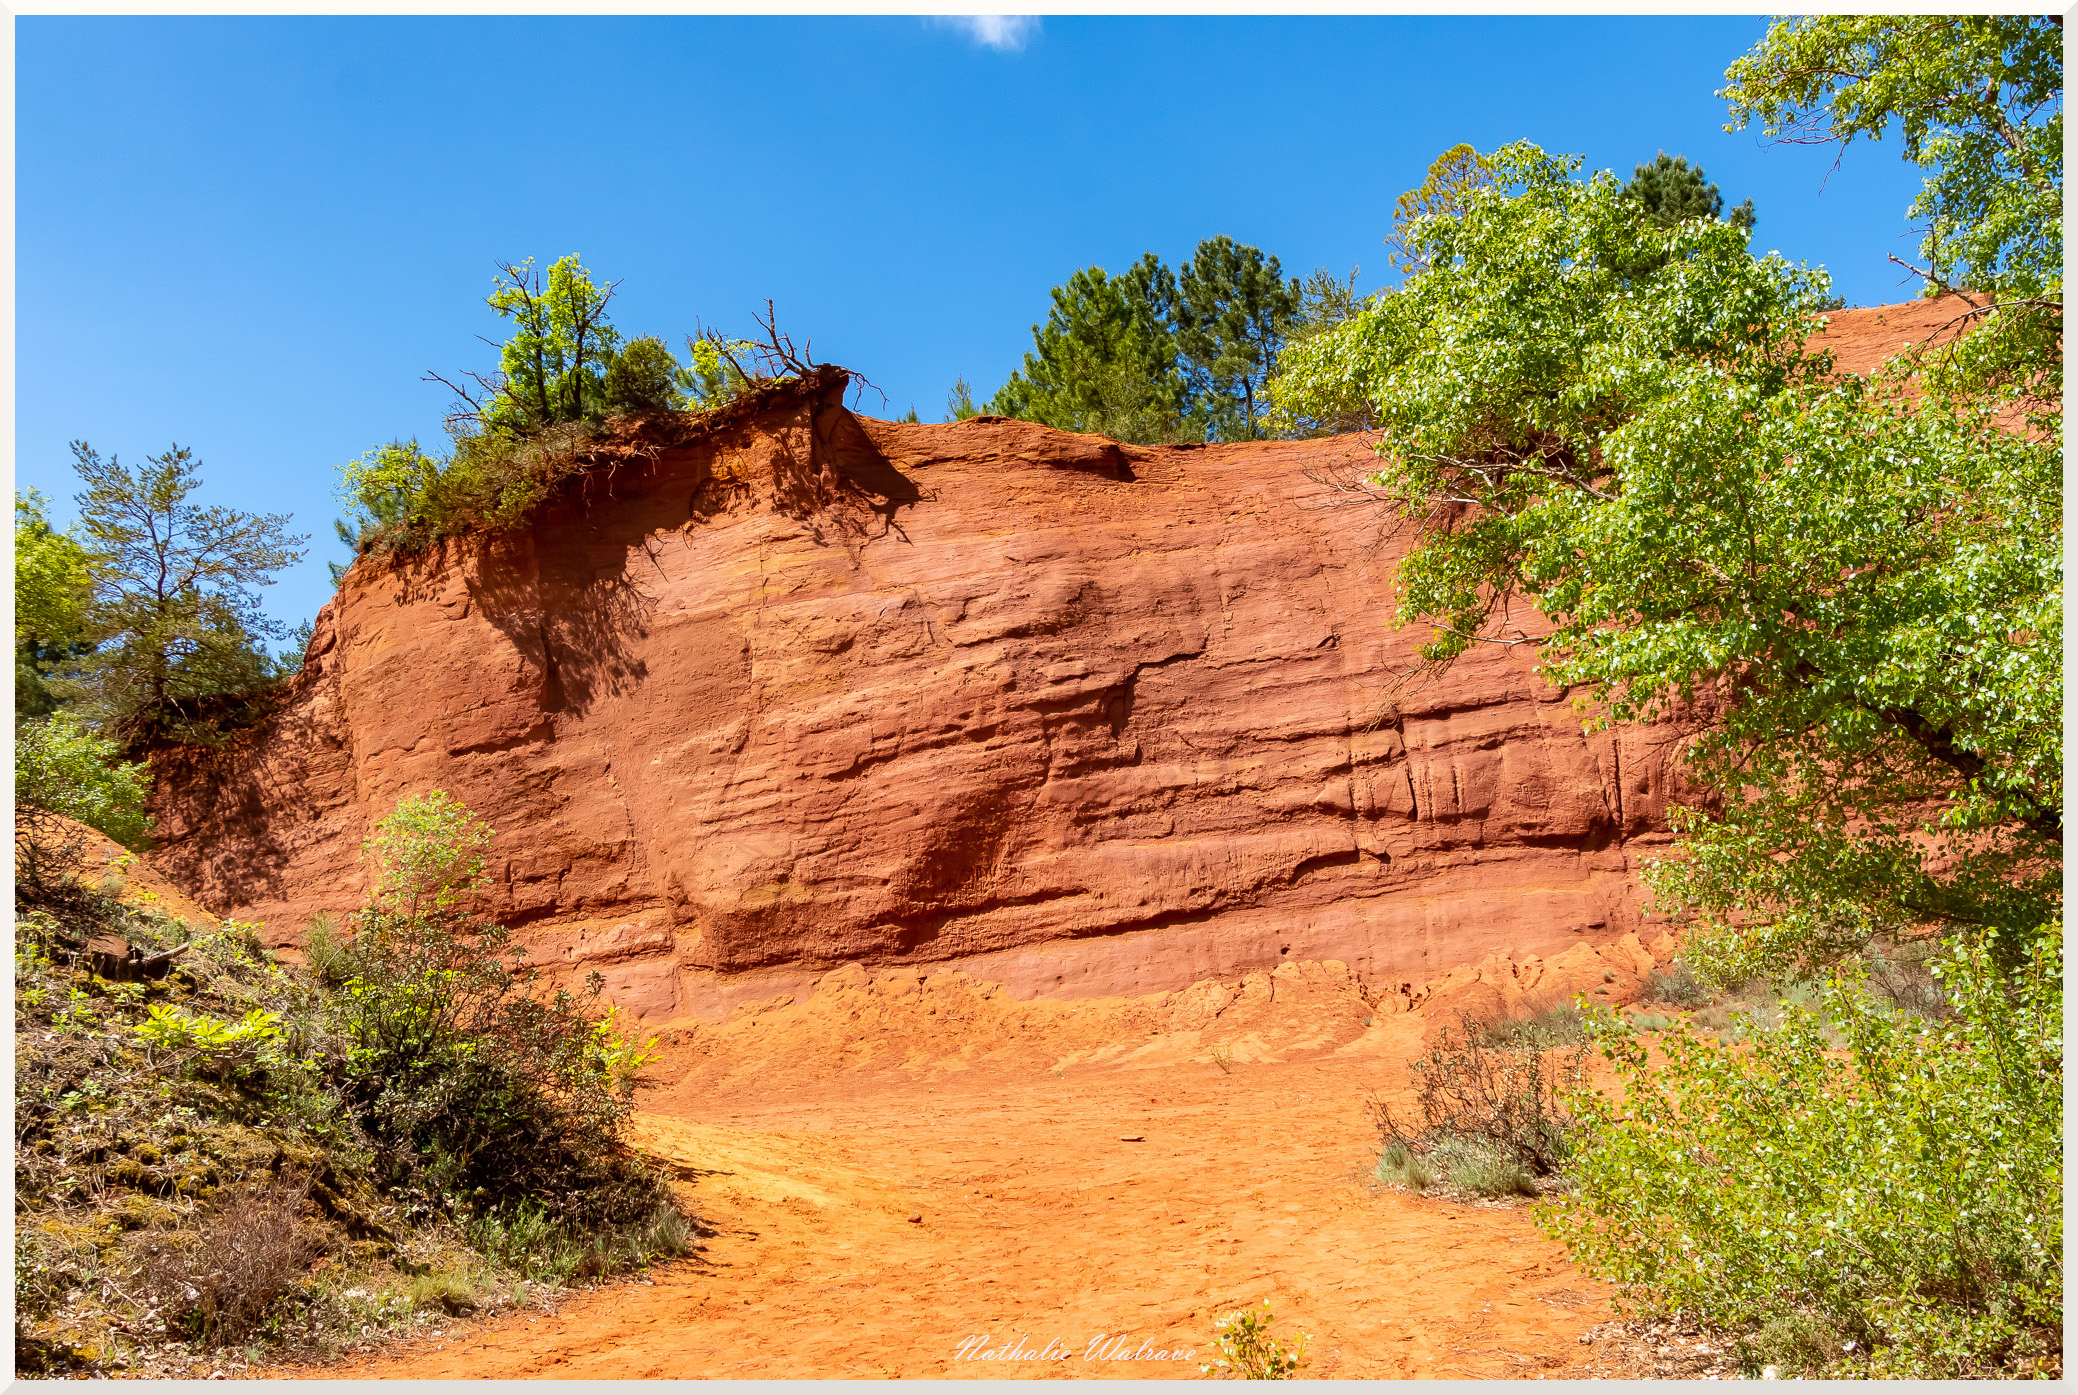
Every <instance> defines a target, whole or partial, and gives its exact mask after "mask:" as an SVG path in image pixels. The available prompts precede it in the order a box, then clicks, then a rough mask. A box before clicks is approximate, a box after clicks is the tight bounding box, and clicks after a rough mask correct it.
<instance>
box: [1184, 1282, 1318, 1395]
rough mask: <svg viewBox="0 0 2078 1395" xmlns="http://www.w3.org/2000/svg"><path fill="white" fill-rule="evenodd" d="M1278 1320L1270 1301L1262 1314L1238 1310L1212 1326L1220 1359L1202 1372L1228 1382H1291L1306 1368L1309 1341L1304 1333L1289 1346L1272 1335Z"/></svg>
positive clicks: (1248, 1310) (1254, 1310)
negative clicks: (1303, 1367)
mask: <svg viewBox="0 0 2078 1395" xmlns="http://www.w3.org/2000/svg"><path fill="white" fill-rule="evenodd" d="M1274 1320H1275V1318H1274V1316H1273V1314H1272V1313H1271V1311H1270V1300H1269V1299H1267V1298H1265V1299H1264V1300H1263V1306H1262V1308H1261V1309H1260V1310H1258V1309H1255V1308H1237V1309H1235V1310H1234V1311H1233V1312H1231V1313H1228V1314H1227V1315H1226V1316H1225V1317H1222V1318H1219V1319H1217V1320H1216V1321H1215V1322H1214V1323H1213V1324H1212V1332H1213V1336H1214V1337H1215V1339H1217V1341H1218V1343H1219V1352H1220V1354H1219V1357H1218V1359H1216V1360H1215V1361H1213V1363H1212V1364H1211V1365H1209V1366H1200V1367H1199V1368H1198V1369H1199V1370H1200V1371H1202V1372H1203V1373H1204V1374H1206V1375H1215V1374H1216V1375H1218V1376H1221V1377H1223V1378H1225V1379H1227V1380H1290V1379H1292V1378H1293V1377H1294V1376H1296V1375H1297V1374H1298V1371H1299V1368H1300V1367H1301V1366H1303V1365H1305V1364H1306V1341H1307V1339H1306V1337H1305V1335H1304V1334H1303V1333H1302V1334H1300V1335H1299V1336H1298V1337H1297V1338H1295V1339H1294V1340H1292V1341H1291V1342H1289V1343H1285V1342H1280V1341H1278V1340H1277V1338H1275V1337H1273V1336H1271V1335H1270V1324H1271V1322H1273V1321H1274Z"/></svg>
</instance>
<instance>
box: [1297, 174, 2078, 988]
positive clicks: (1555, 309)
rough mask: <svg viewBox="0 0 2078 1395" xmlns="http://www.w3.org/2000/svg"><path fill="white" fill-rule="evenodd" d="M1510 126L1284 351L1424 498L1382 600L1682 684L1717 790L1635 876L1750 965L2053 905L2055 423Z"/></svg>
mask: <svg viewBox="0 0 2078 1395" xmlns="http://www.w3.org/2000/svg"><path fill="white" fill-rule="evenodd" d="M1577 163H1578V162H1577V161H1575V162H1572V163H1570V164H1569V163H1567V162H1564V161H1559V160H1554V159H1552V158H1550V157H1547V156H1545V155H1544V154H1543V153H1542V152H1540V151H1537V150H1536V149H1535V148H1534V147H1530V146H1526V145H1524V146H1514V147H1510V148H1509V149H1508V150H1507V151H1504V152H1502V153H1501V154H1500V155H1498V156H1496V157H1495V165H1496V169H1497V172H1498V173H1499V174H1500V175H1501V177H1502V186H1501V187H1500V188H1498V189H1497V190H1496V193H1497V194H1499V195H1501V196H1499V197H1494V198H1490V199H1482V200H1479V201H1476V202H1475V203H1474V204H1473V205H1472V206H1471V207H1470V208H1468V210H1467V211H1466V212H1465V213H1464V214H1463V215H1462V216H1461V217H1459V218H1455V219H1451V218H1432V219H1426V220H1424V221H1423V223H1422V224H1421V230H1420V232H1419V234H1418V236H1419V238H1420V249H1421V250H1422V251H1423V252H1424V254H1425V255H1426V259H1427V265H1428V267H1429V270H1427V271H1426V272H1424V273H1421V274H1419V275H1417V276H1415V277H1413V278H1410V280H1409V281H1408V282H1407V284H1406V285H1405V286H1404V287H1403V288H1402V289H1401V291H1400V292H1399V293H1398V294H1396V295H1392V296H1387V297H1382V298H1381V299H1379V300H1378V301H1377V302H1375V303H1374V305H1373V307H1372V308H1371V309H1369V310H1367V311H1366V312H1365V313H1364V314H1363V315H1361V316H1359V317H1358V318H1357V319H1356V320H1354V321H1352V322H1350V323H1349V324H1348V325H1346V326H1344V327H1343V329H1341V330H1339V331H1337V332H1335V333H1334V334H1330V335H1325V336H1322V337H1321V338H1319V339H1316V340H1313V341H1309V342H1307V343H1304V344H1301V345H1299V346H1298V347H1297V348H1296V349H1295V350H1294V362H1293V364H1292V367H1291V370H1290V371H1289V372H1288V373H1287V375H1286V377H1285V379H1283V380H1280V381H1284V382H1286V383H1287V384H1288V389H1289V392H1290V395H1291V396H1292V397H1293V398H1295V399H1296V400H1297V401H1298V402H1299V403H1300V404H1301V405H1303V404H1304V402H1305V401H1307V400H1308V394H1317V395H1318V396H1319V397H1320V398H1321V400H1325V401H1328V402H1339V401H1342V400H1346V397H1347V396H1348V395H1349V394H1350V392H1351V391H1352V390H1353V389H1355V390H1361V391H1363V392H1364V393H1365V394H1366V395H1367V396H1368V397H1369V398H1370V400H1371V402H1372V403H1373V405H1374V407H1375V409H1376V410H1377V412H1378V418H1379V421H1380V424H1381V427H1382V429H1383V430H1384V432H1385V437H1384V439H1383V441H1382V442H1381V443H1380V446H1379V452H1380V462H1381V465H1380V469H1379V471H1378V473H1377V474H1376V475H1375V476H1373V478H1372V487H1373V488H1374V489H1375V490H1376V491H1377V493H1378V495H1379V497H1380V498H1381V499H1382V500H1384V501H1386V502H1387V503H1389V504H1390V505H1391V506H1392V507H1395V508H1397V509H1400V510H1402V511H1404V512H1406V513H1407V514H1409V515H1410V516H1411V517H1412V518H1413V519H1415V520H1416V521H1417V523H1418V525H1419V526H1420V528H1421V533H1420V537H1421V542H1420V545H1419V546H1418V547H1416V548H1415V549H1414V550H1413V552H1412V553H1411V554H1410V555H1409V556H1408V558H1407V559H1406V561H1405V562H1404V563H1403V565H1402V566H1401V568H1400V585H1401V589H1402V606H1401V614H1402V615H1403V617H1404V618H1406V619H1409V620H1415V619H1425V620H1427V621H1429V622H1430V623H1431V624H1432V625H1433V626H1434V627H1435V628H1434V632H1433V638H1432V640H1431V642H1430V644H1429V645H1428V646H1427V650H1426V652H1427V654H1428V656H1429V657H1430V659H1431V660H1432V661H1434V662H1438V663H1441V662H1447V661H1449V660H1450V659H1453V658H1455V657H1456V656H1457V655H1459V654H1461V653H1463V652H1464V651H1465V650H1466V649H1468V648H1470V647H1471V646H1472V645H1474V644H1477V643H1481V642H1486V641H1493V640H1498V641H1502V642H1511V641H1520V640H1521V639H1522V636H1521V634H1520V633H1519V632H1517V631H1515V630H1513V629H1512V628H1508V627H1507V623H1506V618H1505V617H1506V615H1507V613H1508V604H1509V600H1510V598H1511V597H1513V598H1517V599H1520V600H1527V601H1528V602H1530V603H1531V604H1532V605H1534V606H1535V607H1536V608H1537V609H1539V610H1540V611H1542V612H1543V614H1544V615H1545V616H1546V618H1547V619H1548V620H1549V621H1550V622H1551V623H1552V625H1553V627H1554V628H1553V629H1552V631H1551V633H1550V634H1549V635H1548V636H1547V637H1544V638H1542V639H1540V640H1539V641H1538V644H1539V648H1540V651H1541V653H1542V655H1543V660H1544V667H1545V671H1546V672H1547V673H1548V674H1549V675H1550V676H1551V677H1552V679H1553V680H1554V681H1556V682H1559V683H1562V684H1566V685H1572V686H1576V687H1577V688H1578V689H1579V690H1580V691H1581V693H1582V694H1583V695H1588V694H1592V695H1593V696H1595V697H1597V698H1599V699H1600V700H1601V701H1602V702H1603V703H1604V704H1605V705H1606V711H1607V713H1608V714H1609V716H1610V718H1611V719H1613V720H1618V721H1623V720H1631V719H1634V718H1641V717H1645V716H1649V715H1653V714H1656V713H1661V712H1668V711H1672V710H1675V709H1676V708H1677V707H1679V706H1680V705H1681V704H1684V703H1686V702H1688V701H1689V700H1691V699H1693V698H1696V697H1698V696H1702V697H1706V698H1707V699H1708V701H1709V703H1710V704H1711V705H1712V706H1713V707H1714V709H1715V710H1716V711H1717V712H1718V713H1719V720H1718V722H1717V724H1716V725H1715V726H1713V727H1712V728H1711V729H1710V730H1709V731H1707V732H1706V733H1704V734H1703V735H1702V736H1701V737H1699V738H1698V739H1697V740H1696V741H1695V742H1694V743H1693V744H1692V745H1691V747H1690V749H1689V752H1688V756H1689V764H1690V767H1691V769H1692V770H1693V771H1694V772H1695V773H1696V774H1697V775H1698V776H1699V777H1700V778H1701V779H1702V780H1703V781H1704V782H1705V783H1706V784H1707V785H1708V786H1710V787H1711V788H1712V789H1713V790H1714V791H1715V792H1716V794H1717V796H1718V798H1719V800H1720V803H1719V804H1718V807H1716V808H1715V809H1712V810H1709V811H1707V812H1706V811H1703V810H1689V811H1685V812H1680V813H1678V814H1677V815H1676V817H1677V818H1678V819H1679V821H1680V822H1681V825H1682V827H1683V828H1684V829H1685V830H1686V831H1687V833H1688V837H1687V839H1686V842H1685V850H1686V858H1685V859H1684V860H1682V861H1680V862H1676V863H1670V864H1668V865H1667V866H1665V867H1663V868H1662V869H1661V870H1660V872H1659V873H1658V874H1656V875H1657V877H1658V885H1659V886H1660V887H1661V889H1662V891H1663V893H1664V894H1665V895H1667V896H1668V897H1669V898H1670V899H1672V900H1675V901H1679V902H1681V903H1685V904H1688V905H1691V906H1694V907H1696V908H1698V909H1699V910H1700V912H1701V913H1702V914H1703V915H1704V916H1705V918H1706V920H1707V921H1708V922H1709V923H1710V924H1712V925H1714V926H1715V927H1716V928H1717V929H1718V930H1719V931H1721V932H1722V933H1721V935H1720V936H1719V937H1718V939H1717V940H1716V941H1715V942H1716V943H1717V944H1719V945H1720V946H1721V947H1722V948H1723V951H1724V952H1725V953H1726V954H1728V955H1731V956H1732V957H1733V958H1740V957H1742V956H1744V957H1745V958H1746V959H1747V961H1748V963H1747V967H1749V968H1751V967H1755V966H1756V965H1757V963H1758V962H1759V961H1758V960H1754V959H1753V956H1756V955H1758V956H1759V957H1760V960H1765V961H1768V962H1779V961H1780V959H1781V958H1782V957H1784V956H1788V957H1790V958H1797V957H1803V958H1807V959H1809V960H1811V961H1812V962H1815V963H1823V962H1829V961H1831V960H1833V959H1837V958H1838V957H1839V956H1840V955H1842V954H1844V953H1847V952H1850V951H1851V950H1852V949H1854V948H1857V947H1858V946H1859V945H1860V944H1861V943H1863V942H1865V941H1866V940H1868V939H1869V938H1870V937H1871V936H1874V935H1879V934H1881V935H1887V936H1891V937H1910V936H1915V935H1922V934H1935V935H1939V934H1945V933H1949V932H1951V931H1971V932H1976V933H1987V932H1994V931H2007V932H2012V933H2016V934H2020V933H2029V932H2032V930H2033V928H2034V927H2039V926H2040V925H2042V924H2044V923H2046V922H2047V921H2048V920H2050V919H2052V918H2054V917H2055V916H2056V915H2057V914H2058V908H2059V907H2060V904H2061V902H2060V890H2059V888H2060V869H2061V865H2062V858H2061V837H2062V832H2061V813H2060V811H2061V807H2062V791H2061V728H2060V715H2059V714H2060V707H2059V704H2060V700H2061V698H2060V694H2061V662H2060V657H2059V650H2058V644H2059V641H2060V636H2061V633H2062V616H2061V608H2060V605H2059V603H2058V594H2059V578H2060V574H2061V533H2060V529H2061V519H2060V515H2059V506H2058V498H2059V490H2060V485H2059V475H2058V472H2057V470H2058V467H2057V459H2056V453H2055V450H2054V449H2053V447H2052V446H2050V445H2049V444H2048V443H2046V442H2044V441H2041V440H2035V439H2029V438H2027V437H2024V436H2017V435H2015V434H2013V433H2012V432H2010V431H2007V430H2003V429H2001V427H2000V426H1999V424H1998V422H1997V420H1996V419H1995V417H1994V415H1993V413H1992V412H1991V410H1990V409H1989V408H1987V407H1985V406H1983V405H1982V404H1979V405H1977V406H1974V407H1973V406H1970V405H1968V404H1963V403H1957V404H1956V409H1955V410H1952V411H1940V412H1928V411H1922V410H1919V409H1918V408H1917V407H1916V406H1915V405H1914V400H1913V398H1912V396H1911V394H1910V392H1909V391H1907V390H1906V388H1905V387H1904V385H1902V384H1901V383H1899V382H1897V381H1894V380H1890V379H1880V380H1878V381H1876V382H1873V383H1864V382H1861V381H1859V380H1853V381H1848V382H1845V383H1843V382H1841V381H1839V380H1837V378H1836V376H1835V375H1834V374H1833V372H1832V370H1831V366H1830V363H1829V361H1828V360H1827V359H1826V358H1825V357H1824V356H1823V355H1815V354H1812V353H1810V352H1808V351H1807V350H1806V348H1805V347H1804V345H1805V340H1806V337H1807V333H1808V324H1809V320H1810V317H1811V316H1812V315H1813V313H1814V312H1815V310H1816V307H1817V306H1818V305H1819V304H1820V303H1822V301H1823V298H1824V290H1825V282H1824V278H1823V276H1822V275H1819V274H1814V273H1809V272H1805V271H1803V270H1801V269H1799V268H1796V267H1793V266H1790V265H1789V264H1787V263H1785V262H1783V261H1782V260H1781V259H1779V258H1776V257H1772V256H1771V257H1768V258H1755V257H1752V256H1750V255H1749V254H1748V252H1747V249H1746V237H1745V234H1744V233H1743V232H1741V231H1740V230H1739V229H1737V228H1734V227H1732V226H1730V225H1728V224H1724V223H1717V222H1705V221H1692V222H1687V223H1682V224H1678V225H1676V226H1674V227H1671V228H1667V227H1662V226H1660V225H1659V224H1658V223H1656V222H1655V221H1654V220H1652V219H1650V218H1649V217H1648V216H1646V214H1645V213H1644V211H1643V210H1642V208H1640V206H1639V205H1638V203H1637V201H1636V200H1633V199H1630V198H1627V197H1625V196H1624V195H1623V193H1622V191H1621V189H1620V188H1619V187H1618V186H1617V184H1616V182H1615V180H1614V179H1613V178H1612V177H1610V176H1607V175H1601V176H1597V177H1596V178H1594V179H1592V180H1589V181H1586V182H1581V181H1578V180H1576V179H1575V178H1573V175H1572V170H1573V169H1574V168H1576V167H1577Z"/></svg>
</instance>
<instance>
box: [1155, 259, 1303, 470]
mask: <svg viewBox="0 0 2078 1395" xmlns="http://www.w3.org/2000/svg"><path fill="white" fill-rule="evenodd" d="M1175 286H1176V289H1175V293H1174V310H1173V312H1172V317H1173V321H1174V324H1175V334H1176V345H1177V348H1178V349H1180V350H1181V351H1182V354H1183V359H1184V362H1185V364H1186V365H1187V367H1188V369H1189V370H1190V372H1191V375H1192V376H1193V377H1194V378H1196V379H1197V380H1198V381H1199V383H1200V384H1201V385H1202V388H1201V393H1202V398H1203V400H1204V402H1205V410H1206V414H1207V417H1208V425H1209V426H1210V428H1211V430H1212V432H1213V434H1216V435H1217V436H1218V437H1219V438H1220V439H1221V440H1223V441H1253V440H1258V439H1260V438H1261V436H1262V429H1261V424H1260V422H1259V420H1258V418H1259V415H1260V408H1261V406H1262V404H1261V402H1260V401H1259V399H1260V397H1261V393H1262V387H1263V381H1264V379H1265V378H1266V377H1267V376H1268V375H1269V373H1270V370H1271V368H1272V367H1273V366H1274V365H1275V364H1276V362H1277V353H1278V350H1279V349H1281V348H1282V347H1283V346H1284V341H1285V337H1286V336H1287V335H1288V334H1289V333H1290V331H1291V325H1292V320H1293V318H1294V316H1296V315H1297V313H1298V310H1299V305H1300V301H1301V293H1300V287H1299V283H1298V282H1297V281H1290V282H1287V281H1286V280H1285V279H1284V272H1283V269H1282V268H1281V267H1280V266H1279V265H1278V263H1277V258H1275V257H1269V256H1265V255H1264V254H1263V251H1262V249H1261V248H1259V247H1251V246H1245V245H1242V244H1239V243H1236V242H1235V241H1234V240H1233V239H1232V238H1230V237H1228V236H1226V235H1225V234H1224V233H1222V234H1221V235H1219V236H1218V237H1209V238H1206V239H1205V240H1204V241H1203V242H1200V243H1199V244H1198V250H1197V251H1196V253H1194V254H1193V255H1192V257H1191V259H1190V260H1189V261H1187V262H1185V263H1184V264H1183V271H1182V273H1181V274H1180V275H1179V276H1177V278H1176V282H1175Z"/></svg>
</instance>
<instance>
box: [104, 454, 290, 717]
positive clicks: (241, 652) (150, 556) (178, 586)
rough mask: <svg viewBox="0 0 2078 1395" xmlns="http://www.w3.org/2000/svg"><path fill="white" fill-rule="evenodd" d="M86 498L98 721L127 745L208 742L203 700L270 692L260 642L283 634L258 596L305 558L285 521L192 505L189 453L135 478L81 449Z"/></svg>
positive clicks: (154, 461) (195, 474) (157, 459)
mask: <svg viewBox="0 0 2078 1395" xmlns="http://www.w3.org/2000/svg"><path fill="white" fill-rule="evenodd" d="M72 453H73V457H74V468H75V469H76V470H77V471H78V473H79V477H80V479H81V480H82V482H84V483H85V485H86V489H85V490H84V491H83V492H81V493H80V494H79V495H78V496H76V500H77V503H78V506H79V515H80V522H79V541H80V543H81V545H82V546H83V547H84V548H85V550H86V553H87V558H88V565H89V569H90V575H91V579H92V585H91V590H90V601H89V604H88V607H87V616H86V635H87V638H89V639H90V640H92V641H93V642H94V643H95V645H96V648H95V650H94V652H93V653H92V654H91V655H88V656H86V657H85V658H84V659H83V660H81V663H80V676H79V683H80V685H81V687H82V688H83V690H84V691H85V693H86V694H87V695H88V696H89V698H90V708H91V710H92V712H93V713H94V714H95V715H96V716H97V717H99V718H100V719H102V720H104V721H109V722H113V723H114V724H115V732H116V734H117V735H119V736H121V737H123V738H125V739H129V740H141V739H148V738H151V737H155V736H163V737H172V738H174V739H183V740H207V739H209V738H210V736H211V732H212V728H211V724H210V723H209V721H208V720H207V719H206V715H205V714H204V713H203V712H202V707H201V704H199V703H198V701H197V700H198V699H207V698H212V697H220V696H225V695H238V694H247V693H251V692H253V691H255V690H257V689H261V688H264V687H265V686H267V684H268V681H269V675H270V667H271V666H270V663H269V660H268V658H267V652H266V649H265V647H264V646H263V645H262V644H261V643H260V639H261V638H262V637H268V638H277V639H278V638H281V637H282V636H283V635H284V634H285V633H286V631H285V630H284V628H283V627H282V626H281V625H280V623H279V622H277V621H274V620H271V619H269V618H268V617H267V616H266V615H265V614H264V613H263V612H262V611H261V610H260V607H259V601H258V598H257V597H256V596H255V595H254V592H253V588H254V587H257V586H266V585H271V584H272V582H273V575H272V574H273V573H274V572H276V571H279V570H280V569H281V568H283V567H286V566H290V565H293V564H294V563H295V562H297V561H299V560H301V558H302V556H303V544H304V543H306V542H307V541H309V540H308V539H307V538H304V537H297V536H291V535H290V534H289V532H288V531H287V524H288V521H289V520H288V515H286V514H250V513H244V512H242V511H240V510H237V509H229V508H224V507H222V506H220V505H206V506H205V505H201V504H196V503H193V502H191V501H190V500H191V496H192V495H193V494H194V493H195V491H196V490H197V489H199V488H200V487H201V483H202V482H201V478H200V474H199V471H200V465H199V463H198V462H197V461H196V460H195V458H194V455H193V453H192V452H191V451H188V450H185V449H183V448H182V447H180V446H173V447H170V448H169V449H168V450H167V451H166V453H165V454H163V455H156V456H149V457H147V458H146V463H145V465H144V467H143V468H141V469H136V470H133V469H131V468H129V467H127V466H125V465H123V464H121V463H120V462H119V461H118V460H117V459H116V458H115V457H113V456H111V457H109V458H108V459H107V460H103V459H102V458H101V457H100V455H98V454H97V453H96V452H95V451H94V450H93V449H92V447H90V446H88V445H87V443H86V442H84V441H77V442H74V443H73V447H72Z"/></svg>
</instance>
